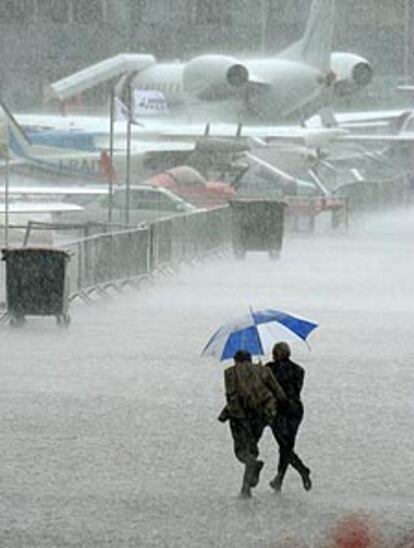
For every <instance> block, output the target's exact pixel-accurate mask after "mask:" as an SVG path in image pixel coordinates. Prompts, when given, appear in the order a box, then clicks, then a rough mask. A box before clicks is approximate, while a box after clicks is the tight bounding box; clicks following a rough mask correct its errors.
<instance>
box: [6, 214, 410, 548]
mask: <svg viewBox="0 0 414 548" xmlns="http://www.w3.org/2000/svg"><path fill="white" fill-rule="evenodd" d="M413 215H414V210H412V209H411V210H410V209H406V210H402V211H395V212H388V213H383V214H382V215H377V216H370V217H367V218H366V219H365V220H364V221H362V220H361V221H360V222H358V223H355V222H354V223H352V225H351V227H350V230H349V231H348V232H347V233H344V232H341V233H338V234H336V235H335V234H332V233H330V234H326V235H322V234H319V235H317V236H314V237H306V236H300V237H293V236H289V237H288V239H287V240H286V242H285V247H284V250H283V254H282V259H281V260H280V261H279V262H272V261H269V260H268V258H267V256H266V255H265V254H260V253H255V254H249V255H248V256H247V259H246V260H245V261H241V262H236V261H233V260H232V259H230V258H229V259H226V260H222V261H210V262H205V263H200V264H198V265H195V266H193V267H185V268H183V269H182V270H181V271H180V272H179V273H178V274H177V275H175V276H173V277H166V278H159V279H158V280H157V283H156V284H155V285H154V286H153V287H147V288H145V289H143V290H141V291H134V290H132V289H127V290H126V291H125V293H124V295H121V296H116V297H115V296H114V299H113V300H111V301H108V302H106V301H99V302H97V303H96V304H95V305H93V306H86V305H84V304H82V303H81V302H75V303H74V305H73V307H72V324H71V326H70V328H69V329H60V328H57V327H56V325H55V322H54V320H53V319H49V318H29V319H28V321H27V324H26V325H25V326H24V327H23V328H22V329H12V328H9V327H8V326H1V327H0V344H1V360H0V379H1V382H0V387H1V388H0V389H1V397H0V416H1V421H0V452H1V458H2V466H1V469H0V516H1V522H0V546H2V547H3V546H4V547H27V548H29V547H30V548H32V547H34V546H39V547H42V548H43V547H73V546H82V547H92V546H93V547H99V548H104V547H105V548H106V547H109V546H114V547H127V546H128V547H129V546H131V547H132V546H134V547H135V546H138V547H143V548H156V547H160V548H161V547H164V548H165V547H169V548H183V547H185V548H187V547H188V548H198V547H199V548H205V547H206V548H207V547H226V548H233V547H234V548H236V547H237V548H251V547H256V546H257V547H266V548H276V547H279V546H280V547H281V546H290V547H292V546H298V547H307V546H310V547H322V546H328V545H329V546H334V545H335V546H340V544H339V543H338V542H339V541H338V542H337V541H336V540H335V541H333V540H332V539H333V538H334V537H335V533H334V532H333V531H334V530H336V529H335V527H338V525H337V523H338V521H340V520H346V519H348V520H349V519H351V520H352V519H356V518H355V516H357V518H358V519H359V520H363V522H364V523H365V526H366V527H368V529H369V531H370V534H372V535H373V536H375V537H376V538H377V543H376V544H373V543H371V544H370V545H369V544H365V545H367V546H368V545H369V546H374V545H375V546H384V547H387V548H388V547H392V546H397V540H398V541H401V540H402V539H403V538H404V536H406V535H409V534H410V531H414V518H413V516H414V503H413V502H412V501H413V500H414V480H413V478H414V439H413V436H412V428H413V418H414V403H413V402H414V400H413V397H412V394H413V390H414V368H413V364H414V344H413V335H414V315H413V313H414V282H413V280H414V260H413V259H414V246H413V237H414V223H413ZM250 305H252V306H255V307H273V308H278V309H281V310H286V311H288V312H291V313H294V314H295V313H296V314H298V315H302V316H304V317H307V318H309V319H312V320H315V321H317V322H318V323H319V324H320V327H319V328H318V329H317V330H316V331H315V332H314V333H313V334H312V335H311V337H310V346H311V350H310V351H309V350H308V348H307V347H306V345H302V344H297V345H294V346H293V347H292V350H293V359H296V360H297V361H298V362H300V363H302V364H303V366H304V367H305V369H306V372H307V374H306V379H305V387H304V393H303V397H304V402H305V410H306V411H305V419H304V422H303V425H302V427H301V430H300V431H299V436H298V443H297V450H298V453H299V454H300V455H301V456H302V458H303V459H304V460H305V461H306V462H307V463H308V464H309V466H310V467H311V469H312V478H313V482H314V488H313V489H312V491H311V492H309V493H307V492H305V491H303V489H302V486H301V482H300V479H299V477H298V476H297V475H295V473H294V471H289V472H288V475H287V478H286V484H285V487H284V490H283V492H282V494H280V495H275V494H274V493H273V492H272V491H271V489H270V488H269V486H268V482H269V481H270V479H271V478H272V477H273V475H274V473H275V468H276V462H277V461H276V457H277V453H276V447H275V444H274V442H273V440H272V437H271V434H270V432H265V435H264V437H263V439H262V441H261V455H262V458H263V459H264V460H265V463H266V464H265V468H264V469H263V473H262V478H261V482H260V484H259V486H258V487H257V488H256V489H255V491H254V497H253V498H252V499H251V500H248V501H246V500H241V499H239V497H238V492H239V488H240V483H241V475H242V467H241V465H240V464H239V463H238V462H237V461H236V460H235V458H234V456H233V454H232V444H231V438H230V433H229V430H228V426H227V425H223V424H221V423H219V422H218V421H217V420H216V417H217V415H218V413H219V412H220V409H221V406H222V404H223V401H224V396H223V367H224V366H223V364H220V363H217V362H215V361H214V360H209V359H203V358H200V352H201V349H202V348H203V346H204V344H205V343H206V341H207V340H208V338H209V336H210V335H211V333H212V332H213V331H214V330H215V329H216V328H217V327H218V326H219V325H220V324H221V323H223V322H225V321H226V320H228V319H229V318H232V317H234V316H236V315H239V314H242V313H244V312H245V310H246V309H247V308H248V307H249V306H250ZM350 516H351V517H350ZM367 524H368V525H367ZM337 536H338V535H337ZM327 538H330V539H331V541H330V544H329V543H328V541H327V540H326V539H327ZM335 538H336V537H335ZM335 542H336V544H335ZM362 545H363V544H361V546H362ZM341 546H344V544H342V545H341ZM358 546H359V545H358ZM407 546H408V544H407Z"/></svg>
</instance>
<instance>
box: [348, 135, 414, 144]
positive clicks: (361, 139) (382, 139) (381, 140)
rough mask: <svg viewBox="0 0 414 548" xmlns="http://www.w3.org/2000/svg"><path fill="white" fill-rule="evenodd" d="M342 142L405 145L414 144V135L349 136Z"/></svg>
mask: <svg viewBox="0 0 414 548" xmlns="http://www.w3.org/2000/svg"><path fill="white" fill-rule="evenodd" d="M339 140H340V141H347V142H352V143H361V144H382V145H387V144H401V145H403V144H405V143H414V133H408V132H407V133H402V134H399V135H376V134H374V135H370V134H362V133H359V134H356V135H352V134H348V135H345V136H343V137H341V138H340V139H339Z"/></svg>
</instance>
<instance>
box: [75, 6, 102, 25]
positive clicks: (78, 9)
mask: <svg viewBox="0 0 414 548" xmlns="http://www.w3.org/2000/svg"><path fill="white" fill-rule="evenodd" d="M102 19H103V8H102V2H101V0H77V1H76V2H74V4H73V20H74V21H75V22H76V23H96V22H97V21H102Z"/></svg>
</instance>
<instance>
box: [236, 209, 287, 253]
mask: <svg viewBox="0 0 414 548" xmlns="http://www.w3.org/2000/svg"><path fill="white" fill-rule="evenodd" d="M285 207H286V204H285V203H284V202H279V201H276V200H266V199H234V200H231V201H230V208H231V213H232V215H231V219H232V225H231V226H232V245H233V252H234V255H235V257H237V258H240V259H243V258H244V257H245V255H246V252H247V251H267V252H268V253H269V257H270V258H271V259H277V258H279V256H280V251H281V249H282V241H283V231H284V210H285Z"/></svg>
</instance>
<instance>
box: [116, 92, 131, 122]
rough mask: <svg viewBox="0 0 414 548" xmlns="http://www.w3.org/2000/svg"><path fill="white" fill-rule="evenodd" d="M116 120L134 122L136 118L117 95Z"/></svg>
mask: <svg viewBox="0 0 414 548" xmlns="http://www.w3.org/2000/svg"><path fill="white" fill-rule="evenodd" d="M114 105H115V120H116V121H117V122H133V121H134V118H133V116H131V112H130V110H129V108H128V107H127V106H126V105H125V104H124V103H123V102H122V101H121V99H118V97H115V102H114Z"/></svg>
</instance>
